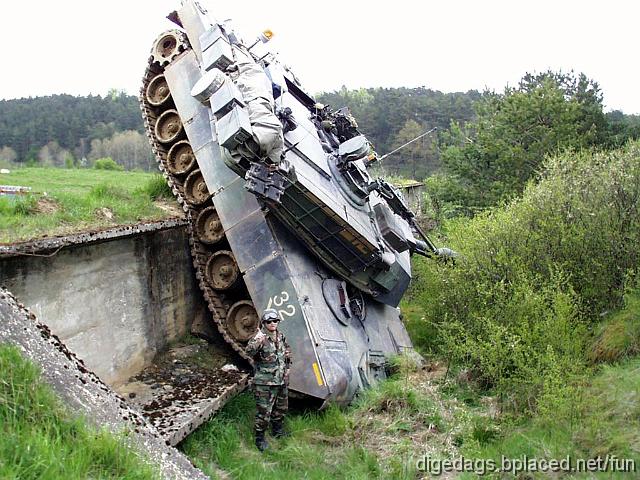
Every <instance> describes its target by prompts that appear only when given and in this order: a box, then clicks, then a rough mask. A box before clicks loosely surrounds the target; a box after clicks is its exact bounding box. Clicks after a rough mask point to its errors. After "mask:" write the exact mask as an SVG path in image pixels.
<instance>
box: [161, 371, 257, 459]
mask: <svg viewBox="0 0 640 480" xmlns="http://www.w3.org/2000/svg"><path fill="white" fill-rule="evenodd" d="M248 383H249V374H245V375H244V376H243V377H242V378H241V379H240V381H239V382H238V383H236V384H235V385H231V386H230V387H228V388H227V389H226V390H225V391H224V392H223V393H222V394H221V395H220V396H219V397H217V398H216V399H215V400H212V401H210V402H206V403H205V406H204V407H203V408H202V409H201V410H200V411H199V412H198V413H197V415H195V416H194V418H193V420H191V421H190V422H189V423H188V424H187V425H183V426H181V427H179V428H177V429H176V430H174V431H173V432H171V433H169V434H168V435H165V438H167V441H168V442H169V443H170V444H171V445H174V446H175V445H177V444H178V443H180V442H181V441H182V440H184V439H185V438H186V437H187V435H189V434H190V433H191V432H193V431H195V429H196V428H198V427H199V426H200V425H202V424H203V423H204V422H206V421H208V420H209V419H210V418H211V417H213V415H214V414H215V413H216V412H217V411H218V410H220V409H221V408H222V407H224V406H225V404H226V403H227V402H228V401H229V400H230V399H231V398H232V397H234V396H236V395H237V394H239V393H241V392H242V391H243V390H244V389H245V388H246V387H247V384H248Z"/></svg>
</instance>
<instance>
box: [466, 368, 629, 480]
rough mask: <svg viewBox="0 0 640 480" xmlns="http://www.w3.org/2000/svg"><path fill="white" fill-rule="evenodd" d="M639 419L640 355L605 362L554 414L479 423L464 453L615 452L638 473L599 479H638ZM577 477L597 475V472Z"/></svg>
mask: <svg viewBox="0 0 640 480" xmlns="http://www.w3.org/2000/svg"><path fill="white" fill-rule="evenodd" d="M639 421H640V359H638V358H635V359H631V360H628V361H626V362H623V363H621V364H619V365H604V366H603V367H602V369H601V371H600V372H598V373H597V374H596V375H594V376H592V377H590V378H588V379H586V380H585V383H584V384H582V385H579V386H577V387H576V389H575V395H574V397H573V398H572V399H571V401H570V402H568V403H567V404H565V405H563V406H561V407H560V408H558V409H557V410H556V411H554V412H552V413H550V414H547V415H543V416H537V417H534V418H529V419H523V418H522V417H520V418H517V419H505V420H503V421H502V422H487V421H485V422H484V423H479V424H478V428H476V429H474V431H472V433H471V435H468V436H467V438H465V443H464V445H463V447H462V453H463V455H464V456H465V457H467V458H484V459H493V460H494V461H495V462H499V461H500V459H501V457H502V456H504V457H506V458H522V457H523V456H524V455H526V456H527V457H528V458H538V459H542V458H544V459H552V458H556V459H563V458H566V457H567V455H568V456H570V457H571V459H572V461H573V462H575V461H576V460H577V459H579V458H582V459H590V458H597V457H598V456H600V457H601V458H604V457H605V456H606V455H609V456H613V455H615V456H616V457H617V458H618V459H631V460H633V461H634V462H635V466H636V473H622V472H611V471H609V472H607V473H600V474H597V475H595V477H596V478H635V477H636V475H637V474H638V473H637V471H640V428H639V424H640V422H639ZM573 475H574V476H575V478H593V474H586V473H580V474H578V473H575V474H573ZM463 478H473V477H472V476H471V475H467V476H466V477H463ZM527 478H529V477H527ZM540 478H546V477H545V476H544V475H540Z"/></svg>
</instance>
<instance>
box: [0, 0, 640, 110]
mask: <svg viewBox="0 0 640 480" xmlns="http://www.w3.org/2000/svg"><path fill="white" fill-rule="evenodd" d="M201 3H202V4H203V5H204V6H205V7H206V8H207V9H208V10H209V12H210V13H211V14H213V16H214V17H215V18H216V19H218V20H224V19H227V18H232V19H233V20H234V21H235V24H236V25H238V26H239V27H240V31H241V32H242V33H243V36H244V37H245V38H249V37H252V36H254V35H255V34H257V33H258V32H259V31H261V30H262V29H264V28H270V29H271V30H273V31H274V33H275V37H274V39H273V40H272V42H271V44H270V46H271V50H272V51H276V52H279V54H280V59H281V60H282V61H283V62H284V63H286V64H288V65H289V66H291V67H292V68H293V70H294V71H295V72H296V74H297V75H298V77H299V78H300V79H301V81H302V83H303V84H304V85H305V87H306V89H307V90H308V91H310V92H312V93H317V92H320V91H330V90H335V89H339V88H340V87H341V86H342V85H346V86H347V87H348V88H359V87H378V86H382V87H399V86H407V87H416V86H426V87H428V88H432V89H436V90H442V91H444V92H453V91H466V90H469V89H478V90H483V89H484V88H486V87H488V88H491V89H495V90H498V91H501V90H502V89H503V88H504V87H505V85H507V84H510V85H515V84H516V83H517V81H518V79H520V78H521V77H522V75H523V74H524V73H525V72H527V71H529V72H533V71H536V72H540V71H544V70H546V69H548V68H551V69H554V70H560V69H562V70H563V71H568V70H571V69H573V70H575V71H577V72H584V73H585V74H586V75H587V76H588V77H590V78H592V79H594V80H596V81H597V82H598V83H599V84H600V87H601V89H602V91H603V93H604V103H605V108H606V110H613V109H621V110H623V111H624V112H625V113H640V93H639V90H640V88H639V86H638V80H639V79H640V75H639V73H640V67H639V62H638V61H637V58H638V48H639V43H640V42H639V41H638V40H639V35H638V30H639V27H638V21H639V20H640V16H639V15H638V14H639V13H640V7H638V6H636V5H637V2H633V1H621V0H607V1H598V2H595V1H574V0H553V1H549V0H537V1H518V0H511V1H507V0H504V1H498V0H475V1H473V0H453V1H452V0H449V1H445V0H442V1H440V2H433V1H422V2H418V1H411V2H409V1H404V0H387V1H377V2H376V1H371V0H368V1H351V0H321V1H318V2H305V1H300V0H297V1H275V0H274V1H265V0H262V1H254V0H250V1H241V0H215V1H214V0H202V2H201ZM179 6H180V0H147V1H145V0H128V1H125V0H107V1H86V0H84V1H80V0H57V1H54V0H48V1H40V0H33V1H11V2H4V4H3V5H2V19H3V22H2V29H3V38H5V47H4V48H3V58H2V64H1V65H2V67H1V70H0V82H1V83H0V98H7V99H8V98H20V97H29V96H39V95H49V94H55V93H70V94H73V95H87V94H89V93H93V94H96V95H97V94H101V95H104V94H106V93H107V92H108V91H109V89H111V88H117V89H124V90H126V91H127V92H129V93H131V94H137V93H138V89H139V83H140V78H141V76H142V73H143V71H144V68H145V66H146V61H147V57H148V55H149V51H150V49H151V45H152V42H153V40H154V39H155V38H156V37H157V35H159V34H160V33H161V32H162V31H164V30H166V29H168V28H171V25H172V24H171V23H170V22H169V21H168V20H166V19H165V18H164V17H165V16H166V14H167V13H169V12H170V11H171V10H174V9H176V8H178V7H179Z"/></svg>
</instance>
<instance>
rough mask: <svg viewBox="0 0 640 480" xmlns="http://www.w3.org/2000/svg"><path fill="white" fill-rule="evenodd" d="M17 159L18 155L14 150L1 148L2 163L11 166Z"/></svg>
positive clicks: (0, 158)
mask: <svg viewBox="0 0 640 480" xmlns="http://www.w3.org/2000/svg"><path fill="white" fill-rule="evenodd" d="M17 158H18V154H17V153H16V151H15V150H14V149H13V148H11V147H7V146H4V147H2V148H0V163H3V164H6V165H11V164H12V163H14V162H15V161H16V160H17Z"/></svg>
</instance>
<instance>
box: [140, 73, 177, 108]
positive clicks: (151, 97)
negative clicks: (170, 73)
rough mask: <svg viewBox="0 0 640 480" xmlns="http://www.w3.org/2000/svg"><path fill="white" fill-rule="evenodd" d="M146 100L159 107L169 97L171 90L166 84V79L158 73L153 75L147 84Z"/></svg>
mask: <svg viewBox="0 0 640 480" xmlns="http://www.w3.org/2000/svg"><path fill="white" fill-rule="evenodd" d="M145 94H146V96H147V101H148V102H149V103H150V104H151V105H153V106H154V107H159V106H160V105H162V104H164V103H165V102H166V101H167V100H169V99H170V98H171V91H170V90H169V85H167V79H166V78H164V75H162V74H160V75H158V76H156V77H154V78H153V79H152V80H151V81H150V82H149V85H147V91H146V93H145Z"/></svg>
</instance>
